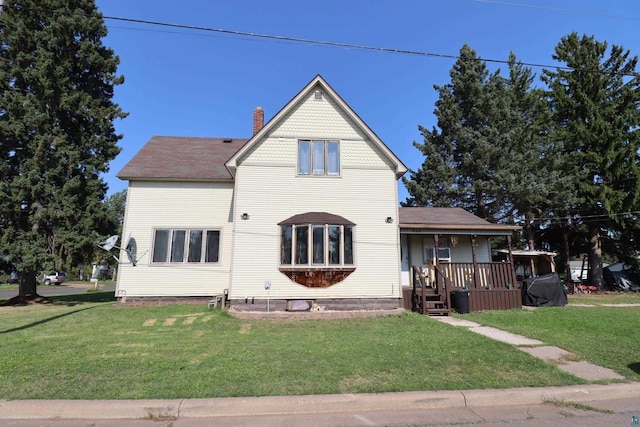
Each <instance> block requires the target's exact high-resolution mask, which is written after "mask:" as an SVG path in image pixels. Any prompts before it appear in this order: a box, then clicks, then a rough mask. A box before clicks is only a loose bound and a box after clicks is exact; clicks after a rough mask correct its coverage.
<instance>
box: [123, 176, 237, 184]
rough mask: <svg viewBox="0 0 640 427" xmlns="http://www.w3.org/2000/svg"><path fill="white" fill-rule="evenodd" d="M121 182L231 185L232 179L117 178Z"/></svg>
mask: <svg viewBox="0 0 640 427" xmlns="http://www.w3.org/2000/svg"><path fill="white" fill-rule="evenodd" d="M117 178H119V179H121V180H122V181H129V182H132V181H135V182H147V181H150V182H219V183H228V184H233V182H234V179H233V178H176V177H172V176H167V177H164V176H154V177H137V176H119V175H118V176H117Z"/></svg>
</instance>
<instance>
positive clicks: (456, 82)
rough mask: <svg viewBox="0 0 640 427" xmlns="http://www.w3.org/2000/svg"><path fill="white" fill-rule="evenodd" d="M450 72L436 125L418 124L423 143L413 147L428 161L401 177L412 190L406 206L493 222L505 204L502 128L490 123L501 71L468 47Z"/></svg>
mask: <svg viewBox="0 0 640 427" xmlns="http://www.w3.org/2000/svg"><path fill="white" fill-rule="evenodd" d="M449 74H450V76H451V83H448V84H446V85H444V86H437V85H436V86H434V87H435V89H436V91H438V93H439V99H438V101H436V110H435V115H436V117H437V119H438V125H437V128H436V127H434V128H433V129H432V130H428V129H426V128H424V127H422V126H421V127H419V130H420V132H421V134H422V136H423V137H424V143H422V144H420V143H417V142H414V146H415V147H416V148H417V149H418V150H420V151H421V152H422V154H423V155H424V156H425V160H424V163H423V164H422V167H421V168H420V169H419V170H417V171H414V172H411V174H410V177H409V178H403V182H404V184H405V186H406V187H407V190H408V192H409V194H410V198H409V199H408V200H407V201H406V202H405V204H406V205H413V206H458V207H462V208H464V209H466V210H468V211H471V212H473V213H474V214H476V215H478V216H480V217H482V218H486V219H494V220H495V218H496V216H497V215H498V214H499V212H500V211H501V210H502V206H503V204H502V200H501V192H500V189H499V184H498V182H497V181H496V179H495V172H496V165H497V162H498V159H499V155H500V153H499V151H498V148H497V147H496V145H495V143H494V142H495V140H496V137H497V135H498V132H497V129H496V128H495V127H494V126H493V122H492V118H493V116H494V114H495V112H496V110H497V99H496V96H495V95H496V88H495V84H494V83H495V79H496V77H497V74H492V75H490V74H489V71H488V70H487V67H486V63H485V62H484V61H482V60H481V59H480V58H478V56H477V55H476V52H475V51H474V50H473V49H471V48H470V47H469V46H467V45H465V46H463V47H462V49H461V50H460V58H459V59H458V60H457V61H456V63H455V64H454V66H453V68H452V69H451V71H450V73H449Z"/></svg>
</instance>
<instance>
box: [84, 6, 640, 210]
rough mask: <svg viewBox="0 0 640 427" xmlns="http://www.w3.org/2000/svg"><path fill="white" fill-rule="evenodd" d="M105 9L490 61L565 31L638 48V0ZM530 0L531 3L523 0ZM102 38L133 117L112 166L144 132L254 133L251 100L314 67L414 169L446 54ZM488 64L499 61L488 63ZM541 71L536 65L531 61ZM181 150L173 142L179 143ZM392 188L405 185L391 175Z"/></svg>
mask: <svg viewBox="0 0 640 427" xmlns="http://www.w3.org/2000/svg"><path fill="white" fill-rule="evenodd" d="M96 3H97V5H98V8H99V9H100V11H101V12H102V13H103V14H104V15H105V17H108V16H111V17H121V18H134V19H142V20H150V21H159V22H167V23H174V24H182V25H191V26H201V27H210V28H219V29H225V30H234V31H241V32H250V33H261V34H269V35H279V36H286V37H294V38H303V39H313V40H322V41H330V42H340V43H348V44H355V45H367V46H375V47H385V48H395V49H403V50H413V51H420V52H428V53H434V54H444V55H457V54H458V52H459V50H460V48H461V46H462V45H463V44H465V43H466V44H468V45H470V46H471V47H472V48H474V49H475V50H476V51H477V53H478V55H479V56H481V57H482V58H486V59H499V60H506V59H507V58H508V56H509V52H511V51H513V52H514V53H515V54H516V55H517V57H518V58H519V59H520V60H522V61H524V62H529V63H537V64H548V65H553V64H554V62H553V60H552V58H551V56H552V54H553V50H554V47H555V46H556V45H557V44H558V42H559V40H560V38H561V37H562V36H564V35H567V34H569V33H571V32H573V31H576V32H578V33H579V34H588V35H594V36H595V37H596V39H597V40H600V41H607V42H609V43H610V44H618V45H622V46H624V47H625V48H627V49H629V50H631V52H632V54H634V55H640V2H637V1H635V0H607V1H604V0H564V1H562V2H560V1H553V0H513V1H511V0H504V1H491V0H482V1H479V0H316V1H313V2H310V1H301V0H296V1H293V0H270V1H264V0H262V1H258V0H233V1H231V0H229V1H226V0H224V1H223V0H215V1H211V0H181V1H167V0H135V1H131V0H96ZM525 5H527V6H525ZM106 24H107V27H108V28H109V35H108V36H107V38H106V39H105V40H104V43H105V44H106V45H107V46H110V47H112V48H113V49H114V50H115V52H116V54H117V55H118V56H119V57H120V61H121V64H120V68H119V72H120V73H122V74H124V75H125V78H126V81H125V83H124V85H122V86H119V87H118V88H117V89H116V97H115V101H116V102H118V103H119V104H120V106H121V107H122V108H123V110H125V111H127V112H129V113H130V115H129V117H127V118H126V119H124V120H122V121H119V122H117V123H116V127H117V130H118V132H119V133H122V134H123V135H124V138H123V139H122V140H121V141H120V143H119V145H120V146H121V147H122V152H121V153H120V155H119V156H118V157H117V158H116V159H115V160H114V161H113V162H112V163H111V170H110V171H109V173H108V174H107V175H106V176H105V179H106V181H107V183H108V184H109V193H113V192H116V191H120V190H122V189H125V188H126V185H127V183H126V182H124V181H120V180H119V179H118V178H116V177H115V174H116V173H117V172H118V171H119V170H120V169H121V168H122V167H123V166H124V165H125V164H126V163H127V162H128V161H129V160H130V159H131V158H132V157H133V155H135V153H136V152H137V151H138V150H139V149H140V148H141V147H142V145H144V143H145V142H147V141H148V140H149V139H150V138H151V136H153V135H181V136H211V137H250V136H251V129H252V114H253V110H254V108H255V107H256V106H262V107H263V108H264V110H265V120H269V119H270V118H271V117H272V116H273V115H275V114H276V113H277V111H278V110H279V109H280V108H282V107H283V106H284V105H285V104H286V103H287V102H288V101H289V100H290V99H291V98H292V97H293V96H294V95H295V94H296V93H297V92H298V91H299V90H300V89H301V88H302V87H303V86H304V85H305V84H306V83H308V82H309V81H310V80H311V79H312V78H313V77H314V76H315V75H316V74H321V75H322V76H323V77H324V78H325V79H326V80H327V81H328V82H329V84H330V85H331V86H332V87H333V88H334V89H335V90H336V91H337V92H338V93H339V94H340V95H341V96H342V97H343V98H344V99H345V101H346V102H347V103H348V104H349V105H350V106H351V107H352V108H353V109H354V110H355V111H356V113H358V115H359V116H360V117H361V118H362V119H363V120H364V121H365V122H366V123H367V124H368V125H369V126H370V127H371V128H372V129H373V130H374V131H375V132H376V133H377V134H378V136H379V137H380V138H382V140H383V141H384V142H385V143H386V144H387V145H388V146H389V147H390V148H391V149H392V150H393V151H394V152H395V153H396V154H397V155H398V157H399V158H400V159H401V160H402V161H403V162H404V163H405V164H406V165H407V166H408V167H409V168H411V169H417V168H419V167H420V165H421V164H422V161H423V157H422V156H421V154H420V153H419V151H418V150H417V149H415V148H414V147H413V145H412V143H413V141H416V140H417V141H422V138H421V135H420V133H419V132H418V125H422V126H426V127H428V128H431V127H432V126H434V125H435V124H436V119H435V116H434V114H433V110H434V103H435V101H436V99H437V94H436V92H435V90H434V88H433V85H434V84H445V83H447V82H449V80H450V79H449V71H450V69H451V67H452V65H453V63H454V61H455V60H454V59H443V58H437V57H431V56H419V55H405V54H394V53H383V52H375V51H367V50H358V49H350V48H342V47H328V46H316V45H309V44H301V43H294V42H287V41H277V40H265V39H259V38H254V37H247V36H237V35H227V34H220V33H211V32H203V31H195V30H184V29H170V28H164V27H155V26H149V25H142V24H135V23H127V22H121V21H115V20H109V19H107V20H106ZM489 67H490V68H491V69H495V68H498V67H500V68H502V69H504V68H505V67H504V65H497V64H489ZM534 71H535V72H536V73H537V75H540V71H541V70H540V69H539V68H534ZM177 149H179V148H178V147H177ZM399 189H400V192H399V195H400V200H404V199H405V198H406V196H407V193H406V190H404V187H403V185H402V183H399Z"/></svg>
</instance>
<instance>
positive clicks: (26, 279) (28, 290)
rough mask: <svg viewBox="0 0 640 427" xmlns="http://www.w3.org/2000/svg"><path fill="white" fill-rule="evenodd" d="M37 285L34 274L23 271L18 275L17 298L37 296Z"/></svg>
mask: <svg viewBox="0 0 640 427" xmlns="http://www.w3.org/2000/svg"><path fill="white" fill-rule="evenodd" d="M37 285H38V281H37V277H36V273H35V272H34V271H25V272H23V273H22V274H21V275H20V287H19V289H18V296H19V297H32V296H37V295H38V292H37V290H36V287H37Z"/></svg>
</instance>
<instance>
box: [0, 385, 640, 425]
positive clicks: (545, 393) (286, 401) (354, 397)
mask: <svg viewBox="0 0 640 427" xmlns="http://www.w3.org/2000/svg"><path fill="white" fill-rule="evenodd" d="M629 398H640V383H637V382H634V383H618V384H608V385H600V384H592V385H583V386H567V387H542V388H533V387H531V388H515V389H492V390H464V391H414V392H401V393H378V394H366V393H363V394H326V395H305V396H265V397H232V398H212V399H157V400H0V414H1V415H0V419H55V418H62V419H152V420H153V419H156V420H162V419H177V418H203V417H233V416H238V415H242V416H247V415H301V414H320V413H340V412H349V411H362V412H373V411H407V410H423V409H445V408H481V407H491V406H512V405H539V404H543V403H546V402H548V401H570V402H576V403H585V402H593V401H608V400H617V399H629Z"/></svg>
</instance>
